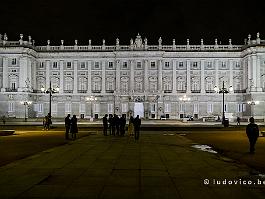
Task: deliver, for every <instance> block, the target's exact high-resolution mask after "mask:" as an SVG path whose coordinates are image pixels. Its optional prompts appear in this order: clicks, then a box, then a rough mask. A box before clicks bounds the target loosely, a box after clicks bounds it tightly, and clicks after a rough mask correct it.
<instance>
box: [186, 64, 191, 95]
mask: <svg viewBox="0 0 265 199" xmlns="http://www.w3.org/2000/svg"><path fill="white" fill-rule="evenodd" d="M186 63H187V71H186V72H187V76H186V78H187V79H186V81H187V89H186V93H187V94H190V93H191V87H190V60H187V62H186Z"/></svg>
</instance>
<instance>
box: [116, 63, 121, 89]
mask: <svg viewBox="0 0 265 199" xmlns="http://www.w3.org/2000/svg"><path fill="white" fill-rule="evenodd" d="M115 63H116V91H117V92H120V83H121V70H120V60H117V61H116V62H115Z"/></svg>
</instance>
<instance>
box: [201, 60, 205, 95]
mask: <svg viewBox="0 0 265 199" xmlns="http://www.w3.org/2000/svg"><path fill="white" fill-rule="evenodd" d="M204 63H205V60H204V59H202V60H201V93H203V94H204V93H205V81H204V80H205V77H204Z"/></svg>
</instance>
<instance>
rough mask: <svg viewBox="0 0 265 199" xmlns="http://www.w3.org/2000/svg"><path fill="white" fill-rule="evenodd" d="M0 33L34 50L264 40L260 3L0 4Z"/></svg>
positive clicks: (46, 0)
mask: <svg viewBox="0 0 265 199" xmlns="http://www.w3.org/2000/svg"><path fill="white" fill-rule="evenodd" d="M0 10H1V12H0V17H1V20H0V33H1V34H3V33H5V32H6V33H7V34H8V37H9V39H10V40H18V39H19V34H20V33H23V34H24V35H25V36H27V35H31V36H32V37H33V39H35V40H36V44H37V45H40V44H46V40H47V39H50V40H51V42H52V44H59V42H60V40H61V39H64V40H65V44H66V45H67V44H68V45H70V44H73V43H74V39H78V40H79V44H88V39H92V44H101V40H102V39H103V38H104V39H106V44H107V45H114V44H115V39H116V38H117V37H119V39H120V43H121V44H129V40H130V38H135V36H136V34H137V33H138V32H139V33H140V34H141V35H142V37H147V39H148V44H157V40H158V38H159V37H160V36H161V37H162V39H163V43H164V44H172V39H173V38H175V39H176V43H177V44H185V43H186V39H187V38H189V39H190V43H191V44H199V43H200V39H201V38H203V39H204V40H205V44H213V43H214V39H215V38H218V40H221V41H222V44H227V43H228V39H229V38H232V41H233V43H234V44H243V40H244V38H246V37H247V35H248V34H249V33H250V34H252V36H253V37H256V33H257V32H260V34H261V39H265V0H251V1H248V2H244V1H242V0H230V1H228V0H220V1H216V0H132V1H128V0H86V1H85V0H75V1H66V0H24V1H22V0H20V1H17V0H5V1H4V2H1V3H0Z"/></svg>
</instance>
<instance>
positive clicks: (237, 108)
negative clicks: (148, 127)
mask: <svg viewBox="0 0 265 199" xmlns="http://www.w3.org/2000/svg"><path fill="white" fill-rule="evenodd" d="M264 44H265V40H261V39H260V37H259V33H258V34H257V37H256V38H255V39H251V37H250V35H249V36H248V39H246V40H245V43H244V44H243V45H233V44H232V41H231V39H230V40H229V41H228V44H227V45H220V44H219V43H218V41H217V39H215V41H214V45H206V44H204V42H203V39H202V40H201V43H200V44H199V45H191V44H190V42H189V40H188V39H187V44H186V45H176V42H175V40H173V42H172V44H170V45H164V44H162V39H161V38H159V40H158V44H157V45H149V44H148V43H147V39H142V38H141V36H140V35H139V34H138V35H137V36H136V38H135V39H134V40H133V39H131V40H130V44H129V45H120V43H119V39H117V40H116V44H115V45H111V46H109V45H106V44H105V40H103V42H102V44H101V45H92V42H91V40H89V42H88V45H79V44H78V41H77V40H75V41H74V45H73V46H66V45H64V40H61V45H60V46H53V45H51V43H50V41H49V40H48V41H47V45H46V46H36V45H35V44H34V40H32V38H31V37H30V36H29V37H28V38H27V40H25V39H24V38H23V35H22V34H21V35H20V39H19V41H9V40H8V37H7V35H6V34H4V35H0V88H1V92H0V115H5V116H6V117H16V118H24V117H30V118H32V117H43V116H44V115H46V114H47V113H48V112H49V106H50V102H49V98H50V95H49V94H47V93H45V92H42V91H43V90H46V91H47V90H48V91H51V90H52V91H55V89H56V88H58V89H59V92H56V93H52V96H51V108H50V109H51V113H52V116H53V117H64V116H65V115H66V114H68V113H70V114H71V115H73V114H76V115H77V116H79V117H80V118H90V117H91V115H93V117H94V118H101V117H103V115H104V114H105V113H107V114H114V113H116V114H119V115H122V114H126V115H127V117H128V115H129V114H130V113H132V114H134V115H137V114H139V115H141V117H144V118H146V119H147V118H149V119H151V118H154V119H156V118H160V117H161V116H165V117H167V118H169V119H180V118H182V117H184V115H192V116H194V117H195V118H203V117H217V116H220V117H221V116H222V111H223V97H222V94H219V93H216V92H215V90H216V89H217V90H218V89H219V90H220V89H222V88H223V84H224V88H225V89H228V88H229V87H230V86H232V87H233V91H231V92H229V93H227V94H225V100H224V111H225V115H226V117H229V118H235V117H237V116H240V117H249V116H250V115H254V116H255V117H256V118H261V119H262V118H263V117H264V112H265V108H264V99H265V45H264ZM50 85H51V87H50ZM188 99H190V100H189V101H188ZM29 101H30V102H32V103H31V104H30V103H27V102H29ZM248 101H252V104H248ZM255 101H259V102H260V103H259V104H257V103H256V104H255V105H254V102H255Z"/></svg>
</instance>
